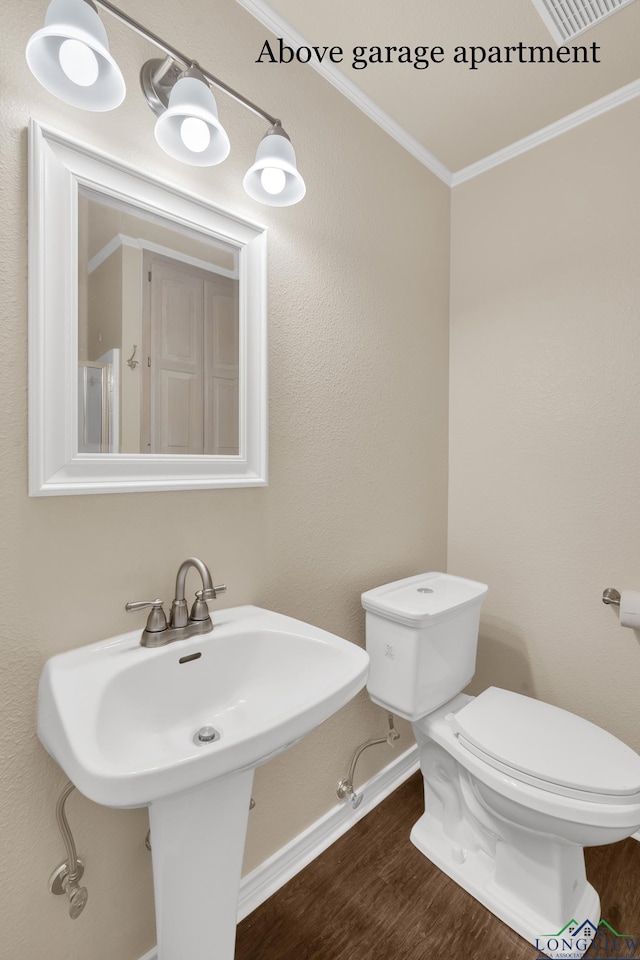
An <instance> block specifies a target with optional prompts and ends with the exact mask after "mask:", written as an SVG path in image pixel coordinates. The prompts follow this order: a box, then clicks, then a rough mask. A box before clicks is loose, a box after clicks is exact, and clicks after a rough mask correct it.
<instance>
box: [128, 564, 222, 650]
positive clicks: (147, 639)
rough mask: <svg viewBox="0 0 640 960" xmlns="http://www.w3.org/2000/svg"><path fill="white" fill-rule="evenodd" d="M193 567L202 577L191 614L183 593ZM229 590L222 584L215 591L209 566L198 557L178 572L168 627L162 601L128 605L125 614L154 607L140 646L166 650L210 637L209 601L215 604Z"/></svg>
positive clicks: (133, 602) (136, 602) (211, 626)
mask: <svg viewBox="0 0 640 960" xmlns="http://www.w3.org/2000/svg"><path fill="white" fill-rule="evenodd" d="M190 567H195V569H196V570H197V571H198V573H199V574H200V578H201V580H202V590H196V598H195V600H194V602H193V606H192V607H191V612H190V613H188V605H187V601H186V599H185V595H184V592H185V584H186V580H187V573H188V572H189V568H190ZM226 589H227V588H226V586H225V585H224V584H223V583H221V584H218V586H215V587H214V585H213V580H212V579H211V574H210V573H209V568H208V567H207V565H206V564H205V563H203V562H202V560H198V558H197V557H189V558H188V559H187V560H185V561H184V563H181V564H180V566H179V568H178V575H177V577H176V595H175V598H174V601H173V603H172V604H171V613H170V615H169V622H168V623H167V618H166V616H165V612H164V608H163V601H162V600H134V601H132V602H131V603H127V604H126V605H125V610H126V611H127V612H128V613H131V612H133V611H134V610H143V609H145V608H146V607H151V612H150V613H149V617H148V618H147V625H146V627H145V629H144V630H143V631H142V636H141V637H140V644H141V646H143V647H163V646H164V645H165V644H166V643H172V642H173V641H174V640H186V638H187V637H193V636H195V635H197V634H200V633H208V632H209V630H212V629H213V624H212V622H211V617H210V616H209V607H208V606H207V600H215V599H216V597H217V596H218V594H219V593H224V592H225V591H226Z"/></svg>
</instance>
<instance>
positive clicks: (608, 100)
mask: <svg viewBox="0 0 640 960" xmlns="http://www.w3.org/2000/svg"><path fill="white" fill-rule="evenodd" d="M638 96H640V80H634V81H633V83H628V84H627V85H626V86H625V87H620V89H619V90H614V92H613V93H609V94H607V96H606V97H601V98H600V99H599V100H594V102H593V103H590V104H588V105H587V106H586V107H581V108H580V110H576V111H575V112H574V113H570V114H568V116H566V117H563V118H562V119H561V120H556V121H555V122H554V123H550V124H549V125H548V126H546V127H542V129H540V130H537V131H536V132H535V133H532V134H530V135H529V136H528V137H523V138H522V140H516V141H515V143H512V144H510V146H508V147H504V149H502V150H497V151H496V153H492V154H490V155H489V156H488V157H484V159H483V160H478V161H477V163H471V164H469V166H468V167H464V168H463V169H462V170H458V171H457V172H456V173H454V174H452V176H451V186H452V187H457V186H458V185H459V184H461V183H465V181H467V180H472V179H473V178H474V177H477V176H479V175H480V174H481V173H485V172H486V171H487V170H492V169H493V167H497V166H499V165H500V164H501V163H506V162H507V160H512V159H513V158H514V157H518V156H520V154H522V153H526V152H527V151H528V150H533V149H534V148H535V147H538V146H540V144H542V143H546V142H547V141H548V140H553V139H555V137H560V136H562V134H563V133H567V132H568V131H569V130H573V129H575V127H579V126H580V125H581V124H583V123H586V122H587V121H588V120H593V119H594V118H595V117H599V116H601V115H602V114H603V113H608V112H609V110H614V109H615V108H616V107H619V106H622V104H623V103H628V101H629V100H633V99H634V98H635V97H638Z"/></svg>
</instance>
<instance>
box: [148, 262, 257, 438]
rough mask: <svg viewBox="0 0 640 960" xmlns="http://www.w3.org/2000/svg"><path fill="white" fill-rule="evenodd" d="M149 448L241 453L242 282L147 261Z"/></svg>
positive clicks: (186, 266)
mask: <svg viewBox="0 0 640 960" xmlns="http://www.w3.org/2000/svg"><path fill="white" fill-rule="evenodd" d="M144 269H145V276H146V284H145V304H144V329H143V344H144V351H143V356H146V366H145V367H144V368H143V377H142V390H143V403H142V424H141V429H142V433H141V449H142V450H145V449H146V450H149V452H151V453H163V454H173V455H180V454H215V455H227V456H235V455H237V454H238V386H239V382H238V377H239V363H238V361H239V357H238V349H239V342H238V302H237V283H236V281H234V280H232V279H231V278H229V277H223V276H219V275H216V274H215V273H212V272H208V271H204V270H201V269H199V268H198V267H195V266H192V265H190V264H188V263H180V262H179V261H176V260H171V259H169V258H167V257H161V256H159V255H155V254H146V255H145V264H144Z"/></svg>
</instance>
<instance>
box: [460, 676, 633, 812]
mask: <svg viewBox="0 0 640 960" xmlns="http://www.w3.org/2000/svg"><path fill="white" fill-rule="evenodd" d="M451 723H452V728H453V731H454V733H456V734H457V735H458V736H459V737H460V738H461V740H462V743H463V744H464V742H465V741H467V742H468V744H470V745H471V748H472V749H473V748H474V747H475V748H476V749H477V750H479V751H481V752H482V754H483V756H484V759H485V760H486V761H487V762H488V763H489V764H490V765H498V764H499V765H500V768H501V769H504V768H505V767H506V768H511V770H512V771H513V776H514V777H515V778H516V779H519V778H518V772H520V773H522V774H525V775H528V776H530V777H534V778H535V779H536V780H540V781H546V782H548V783H549V784H555V785H558V786H565V787H570V788H572V789H574V790H579V791H583V792H585V793H591V794H596V795H600V796H608V797H616V796H619V797H624V796H631V795H635V794H638V793H639V792H640V756H638V754H637V753H636V752H635V751H634V750H632V749H631V747H629V746H627V744H626V743H623V742H622V740H618V738H617V737H614V736H613V734H611V733H608V732H607V731H606V730H603V729H602V727H598V726H596V724H595V723H590V722H589V720H585V719H584V718H583V717H578V716H577V715H576V714H574V713H569V712H568V711H567V710H562V709H561V708H560V707H554V706H552V705H551V704H550V703H543V702H542V701H540V700H533V699H532V698H531V697H525V696H523V695H522V694H519V693H513V692H512V691H511V690H501V689H500V688H499V687H489V688H488V690H485V691H484V692H483V693H481V694H480V695H479V696H477V697H476V698H475V699H474V700H471V701H470V702H469V703H468V704H467V705H466V706H465V707H463V708H462V710H459V711H458V712H457V713H456V714H455V715H454V716H453V717H452V719H451ZM473 752H474V753H475V752H476V750H474V751H473Z"/></svg>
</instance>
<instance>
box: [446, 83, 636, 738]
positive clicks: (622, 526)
mask: <svg viewBox="0 0 640 960" xmlns="http://www.w3.org/2000/svg"><path fill="white" fill-rule="evenodd" d="M639 121H640V100H634V101H633V102H632V103H629V104H627V105H626V106H623V107H619V108H618V109H617V110H615V111H613V112H611V113H608V114H606V115H605V116H602V117H600V118H599V119H597V120H593V121H591V122H590V123H588V124H585V125H583V126H581V127H579V128H577V129H575V130H573V131H572V132H570V133H568V134H565V135H564V136H562V137H560V138H559V139H556V140H553V141H552V142H550V143H547V144H545V145H544V146H541V147H538V148H537V149H536V150H533V151H531V152H530V153H527V154H525V155H524V156H521V157H518V158H517V159H515V160H513V161H511V162H509V163H506V164H504V165H502V166H500V167H497V168H496V169H494V170H492V171H491V172H489V173H487V174H485V175H483V176H481V177H478V178H477V179H476V180H473V181H470V182H468V183H466V184H464V185H462V186H460V187H457V188H456V189H455V190H454V191H453V201H452V237H453V244H452V304H451V311H452V313H451V394H450V417H451V421H450V427H451V433H450V450H451V458H450V488H449V490H450V515H449V531H450V534H449V569H450V570H451V571H454V572H457V573H461V574H464V575H466V576H470V577H475V578H477V579H479V580H482V581H484V582H486V583H488V584H489V594H488V599H487V601H486V603H485V606H484V616H483V621H482V628H481V643H480V649H479V661H478V673H477V675H476V679H475V685H474V689H476V690H479V689H483V688H484V687H486V686H488V685H489V684H491V683H496V684H498V685H503V686H505V687H508V688H510V689H514V690H518V691H520V692H523V693H529V694H531V693H532V694H534V695H536V696H538V697H540V698H542V699H546V700H548V701H550V702H551V703H555V704H558V705H559V706H562V707H566V708H568V709H569V710H573V711H574V712H576V713H578V714H581V715H582V716H585V717H587V718H588V719H590V720H592V721H594V722H596V723H599V724H601V725H602V726H604V727H606V728H607V729H609V730H610V731H611V732H612V733H614V734H616V735H617V736H619V737H621V738H622V739H625V740H627V741H628V743H629V744H630V745H631V746H632V747H634V748H635V749H636V750H639V749H640V731H639V727H638V684H639V682H640V643H639V641H640V634H639V633H634V632H633V631H631V630H625V629H622V628H621V627H620V626H619V623H618V618H617V615H616V612H615V610H614V609H613V608H607V607H605V606H604V605H603V604H602V602H601V599H600V598H601V595H602V591H603V589H604V588H605V587H608V586H614V587H618V588H619V589H622V588H624V587H628V588H635V589H637V588H639V587H640V482H639V470H640V429H639V417H640V376H639V373H640V270H639V269H638V265H639V263H640V233H639V232H638V223H639V222H640V189H639V187H638V149H639V147H640V134H639V133H638V131H639V129H640V123H639Z"/></svg>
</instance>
